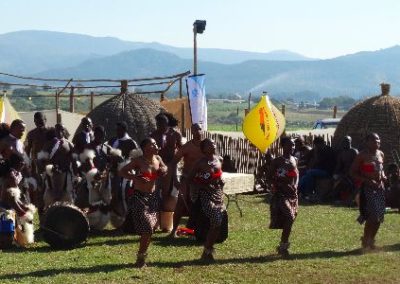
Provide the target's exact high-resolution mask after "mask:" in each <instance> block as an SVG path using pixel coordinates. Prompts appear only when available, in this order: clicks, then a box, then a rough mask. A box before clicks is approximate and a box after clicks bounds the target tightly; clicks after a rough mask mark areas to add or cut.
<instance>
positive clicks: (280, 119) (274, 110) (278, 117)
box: [271, 104, 286, 139]
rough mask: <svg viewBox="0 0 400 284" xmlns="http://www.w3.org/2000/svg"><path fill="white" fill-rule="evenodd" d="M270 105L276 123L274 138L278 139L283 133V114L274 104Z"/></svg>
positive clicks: (284, 125) (284, 121)
mask: <svg viewBox="0 0 400 284" xmlns="http://www.w3.org/2000/svg"><path fill="white" fill-rule="evenodd" d="M271 107H272V113H273V114H274V116H275V119H276V123H277V125H278V133H277V134H276V139H278V138H279V137H281V135H282V134H283V131H285V127H286V120H285V116H284V115H283V114H282V113H281V112H280V111H279V110H278V108H277V107H276V106H274V105H273V104H271Z"/></svg>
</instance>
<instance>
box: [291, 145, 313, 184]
mask: <svg viewBox="0 0 400 284" xmlns="http://www.w3.org/2000/svg"><path fill="white" fill-rule="evenodd" d="M294 145H295V148H294V156H295V157H296V158H297V168H298V170H299V174H300V177H301V176H303V175H304V174H305V172H306V170H307V163H308V157H309V153H310V151H311V147H310V146H308V145H306V143H305V141H304V138H303V137H298V138H296V139H295V140H294Z"/></svg>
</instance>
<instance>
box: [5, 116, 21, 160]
mask: <svg viewBox="0 0 400 284" xmlns="http://www.w3.org/2000/svg"><path fill="white" fill-rule="evenodd" d="M25 129H26V124H25V122H23V121H22V120H21V119H15V120H14V121H13V122H11V125H10V134H8V136H6V137H4V138H3V139H2V141H3V143H4V144H5V145H7V146H10V147H12V149H13V151H14V152H17V153H19V154H21V155H24V154H25V151H24V144H23V143H22V141H21V138H22V136H23V135H24V132H25Z"/></svg>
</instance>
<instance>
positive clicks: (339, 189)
mask: <svg viewBox="0 0 400 284" xmlns="http://www.w3.org/2000/svg"><path fill="white" fill-rule="evenodd" d="M351 141H352V140H351V137H350V136H345V137H344V138H343V140H342V143H341V148H340V150H339V153H338V155H337V161H336V168H335V172H334V175H333V178H334V180H335V183H334V186H333V192H332V195H333V196H332V197H333V198H334V199H336V200H341V201H344V202H352V200H353V199H354V196H355V186H354V184H353V180H352V178H351V177H350V167H351V165H352V163H353V161H354V158H355V157H356V156H357V154H358V150H357V149H356V148H353V147H352V145H351Z"/></svg>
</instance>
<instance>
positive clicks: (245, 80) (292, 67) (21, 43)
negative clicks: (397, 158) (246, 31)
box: [0, 31, 400, 101]
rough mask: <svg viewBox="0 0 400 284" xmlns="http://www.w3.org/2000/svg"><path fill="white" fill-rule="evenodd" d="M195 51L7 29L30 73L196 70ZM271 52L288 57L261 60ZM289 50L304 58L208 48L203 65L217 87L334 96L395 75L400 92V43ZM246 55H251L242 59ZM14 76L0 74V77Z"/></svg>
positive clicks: (12, 56)
mask: <svg viewBox="0 0 400 284" xmlns="http://www.w3.org/2000/svg"><path fill="white" fill-rule="evenodd" d="M206 55H207V56H208V57H207V56H206ZM191 56H192V49H191V48H186V49H185V48H176V47H171V46H166V45H162V44H158V43H140V42H128V41H122V40H119V39H116V38H110V37H103V38H99V37H91V36H86V35H77V34H67V33H58V32H46V31H23V32H14V33H8V34H3V35H0V71H2V72H12V73H19V74H24V75H38V76H44V77H60V78H71V77H72V78H99V77H102V78H138V77H154V76H162V75H171V74H174V73H180V72H184V71H187V70H191V69H192V64H193V63H192V58H191ZM268 56H269V57H270V58H271V56H273V57H274V58H275V59H277V58H280V59H282V58H284V57H286V58H287V60H259V59H260V58H261V57H262V59H265V58H267V57H268ZM290 56H294V57H292V59H295V58H301V56H300V57H296V56H297V55H293V54H292V53H290V52H286V51H276V52H272V53H265V54H264V53H252V52H245V51H234V50H223V49H201V50H200V56H199V59H201V60H200V61H199V66H198V68H199V72H202V73H206V74H207V81H206V82H207V83H206V84H207V85H206V88H207V92H208V93H213V94H217V93H236V92H238V93H241V94H247V93H249V92H252V93H253V94H254V95H257V94H260V93H261V92H262V91H267V92H269V93H270V94H271V95H272V96H273V97H276V98H286V97H292V98H295V99H296V100H310V101H314V100H316V101H318V100H320V99H321V98H322V97H328V96H351V97H353V98H360V97H363V96H370V95H373V94H377V93H379V84H380V83H381V82H388V83H391V84H392V93H393V94H395V95H397V94H399V89H400V65H399V64H398V62H400V46H393V47H390V48H386V49H381V50H378V51H373V52H359V53H355V54H351V55H346V56H341V57H337V58H334V59H329V60H289V58H288V57H290ZM206 58H209V60H206ZM211 59H214V60H215V61H218V60H219V61H224V62H225V63H224V64H222V63H220V62H219V61H218V62H213V60H211ZM246 59H251V60H247V61H243V60H246ZM233 61H237V62H238V63H232V62H233ZM226 62H231V63H232V64H226ZM7 79H8V78H4V77H1V76H0V81H1V80H3V81H5V80H7Z"/></svg>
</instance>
